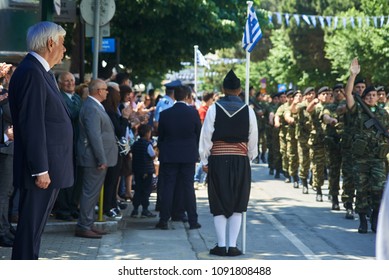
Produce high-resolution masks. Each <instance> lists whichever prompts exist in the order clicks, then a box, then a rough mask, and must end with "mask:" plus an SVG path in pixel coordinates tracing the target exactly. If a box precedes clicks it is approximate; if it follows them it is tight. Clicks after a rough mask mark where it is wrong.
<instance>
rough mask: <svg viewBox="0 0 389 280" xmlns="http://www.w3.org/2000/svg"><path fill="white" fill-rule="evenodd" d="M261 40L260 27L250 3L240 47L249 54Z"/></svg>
mask: <svg viewBox="0 0 389 280" xmlns="http://www.w3.org/2000/svg"><path fill="white" fill-rule="evenodd" d="M249 5H250V4H249ZM261 38H262V31H261V27H260V26H259V22H258V19H257V15H256V13H255V10H254V7H253V6H252V3H251V6H250V9H249V14H248V16H247V21H246V26H245V29H244V32H243V38H242V46H243V48H244V49H245V50H246V51H248V52H251V51H252V50H253V49H254V47H255V45H256V44H257V43H258V41H259V40H260V39H261Z"/></svg>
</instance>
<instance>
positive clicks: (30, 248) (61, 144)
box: [9, 22, 74, 260]
mask: <svg viewBox="0 0 389 280" xmlns="http://www.w3.org/2000/svg"><path fill="white" fill-rule="evenodd" d="M65 35H66V31H65V30H64V29H63V28H62V27H61V26H59V25H57V24H55V23H53V22H39V23H37V24H35V25H33V26H31V27H30V28H29V29H28V32H27V48H28V50H29V53H28V54H27V55H26V57H25V58H24V59H23V61H22V62H21V63H20V65H19V66H18V67H17V68H16V70H15V72H14V74H13V76H12V78H11V82H10V85H9V93H10V94H9V103H10V108H11V114H12V120H13V125H14V138H15V140H14V174H13V175H14V187H15V188H19V190H20V202H19V222H18V226H17V229H16V235H15V241H14V247H13V251H12V259H17V260H20V259H23V260H31V259H38V258H39V249H40V243H41V236H42V233H43V230H44V227H45V225H46V222H47V219H48V217H49V214H50V212H51V209H52V208H53V205H54V202H55V200H56V198H57V195H58V192H59V190H60V189H61V188H67V187H70V186H72V185H73V181H74V164H73V128H72V123H71V119H70V115H69V112H68V110H67V108H66V104H65V103H64V101H63V98H62V96H61V93H60V91H59V89H58V85H57V83H56V82H55V79H54V75H53V73H52V72H51V70H50V69H51V68H52V67H53V66H54V65H55V64H58V63H61V60H62V58H63V56H64V53H65V51H66V48H65V47H64V45H63V43H64V37H65Z"/></svg>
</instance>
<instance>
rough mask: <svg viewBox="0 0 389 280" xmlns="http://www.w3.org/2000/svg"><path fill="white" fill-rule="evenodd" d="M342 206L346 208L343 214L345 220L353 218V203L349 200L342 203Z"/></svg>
mask: <svg viewBox="0 0 389 280" xmlns="http://www.w3.org/2000/svg"><path fill="white" fill-rule="evenodd" d="M344 207H345V208H346V216H345V218H346V219H347V220H354V210H353V204H352V203H351V202H346V203H345V204H344Z"/></svg>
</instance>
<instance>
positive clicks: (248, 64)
mask: <svg viewBox="0 0 389 280" xmlns="http://www.w3.org/2000/svg"><path fill="white" fill-rule="evenodd" d="M246 3H247V18H248V17H249V14H250V7H251V6H252V5H253V1H247V2H246ZM249 87H250V52H249V51H248V50H247V49H246V83H245V89H244V90H245V95H244V99H245V103H246V104H247V105H249V93H250V91H249ZM246 226H247V225H246V212H243V213H242V253H243V254H245V253H246Z"/></svg>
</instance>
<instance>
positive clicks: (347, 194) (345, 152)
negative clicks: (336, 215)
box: [341, 146, 355, 205]
mask: <svg viewBox="0 0 389 280" xmlns="http://www.w3.org/2000/svg"><path fill="white" fill-rule="evenodd" d="M341 156H342V165H341V169H342V179H343V183H342V202H343V203H344V204H346V203H351V205H352V203H353V202H354V197H355V185H354V174H353V167H354V161H353V154H352V149H351V147H346V146H342V148H341Z"/></svg>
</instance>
